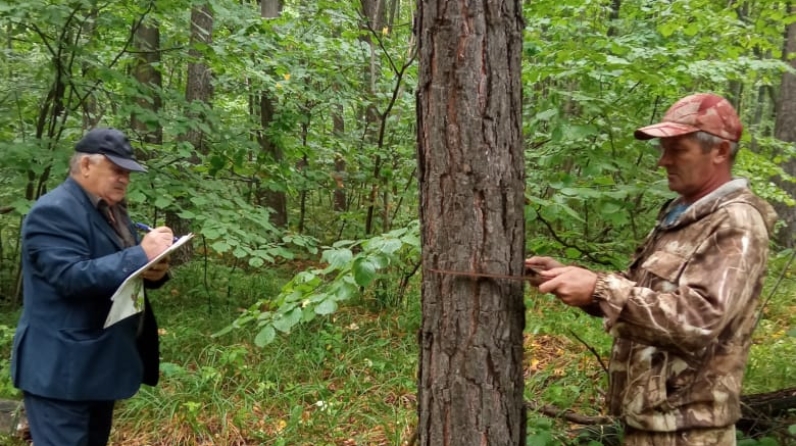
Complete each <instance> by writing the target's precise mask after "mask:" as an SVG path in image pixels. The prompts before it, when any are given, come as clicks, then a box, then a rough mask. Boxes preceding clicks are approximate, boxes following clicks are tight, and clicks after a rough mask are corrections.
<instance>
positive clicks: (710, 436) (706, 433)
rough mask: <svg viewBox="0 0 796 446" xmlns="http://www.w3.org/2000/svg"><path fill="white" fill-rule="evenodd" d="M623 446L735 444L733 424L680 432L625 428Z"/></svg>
mask: <svg viewBox="0 0 796 446" xmlns="http://www.w3.org/2000/svg"><path fill="white" fill-rule="evenodd" d="M622 444H623V445H624V446H735V426H728V427H722V428H718V429H692V430H687V431H680V432H650V431H642V430H637V429H632V428H627V429H626V430H625V440H624V442H623V443H622Z"/></svg>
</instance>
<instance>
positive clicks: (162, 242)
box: [136, 224, 174, 282]
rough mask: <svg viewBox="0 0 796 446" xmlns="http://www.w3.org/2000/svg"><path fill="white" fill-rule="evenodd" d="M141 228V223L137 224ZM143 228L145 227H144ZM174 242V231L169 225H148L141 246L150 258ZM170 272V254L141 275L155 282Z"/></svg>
mask: <svg viewBox="0 0 796 446" xmlns="http://www.w3.org/2000/svg"><path fill="white" fill-rule="evenodd" d="M136 226H138V227H139V228H141V226H139V224H136ZM142 229H143V228H142ZM173 243H174V233H173V232H172V231H171V229H170V228H169V227H167V226H159V227H157V228H150V227H148V226H147V233H146V235H145V236H144V238H143V239H142V240H141V248H143V250H144V253H146V256H147V258H148V259H149V260H152V259H154V258H155V257H157V256H158V255H159V254H160V253H162V252H163V251H165V250H166V249H168V247H169V246H171V245H172V244H173ZM168 272H169V258H168V256H166V257H164V258H163V259H161V260H160V261H159V262H158V263H156V264H154V265H152V266H151V267H150V268H149V269H147V270H146V271H144V272H143V274H141V276H142V277H143V278H144V279H146V280H150V281H153V282H157V281H158V280H160V279H162V278H163V277H165V276H166V274H167V273H168Z"/></svg>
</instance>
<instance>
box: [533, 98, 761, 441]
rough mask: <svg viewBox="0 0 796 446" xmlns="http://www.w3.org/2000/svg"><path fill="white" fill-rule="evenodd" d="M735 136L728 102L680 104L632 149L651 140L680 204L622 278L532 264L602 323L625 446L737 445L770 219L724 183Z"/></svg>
mask: <svg viewBox="0 0 796 446" xmlns="http://www.w3.org/2000/svg"><path fill="white" fill-rule="evenodd" d="M741 132H742V127H741V123H740V121H739V119H738V116H737V114H736V112H735V110H734V109H733V107H732V105H730V104H729V102H727V101H726V100H725V99H723V98H721V97H719V96H716V95H713V94H696V95H692V96H688V97H686V98H683V99H681V100H680V101H678V102H677V103H675V104H674V105H673V106H672V107H671V108H670V109H669V110H668V111H667V112H666V114H665V115H664V118H663V121H662V122H661V123H659V124H655V125H651V126H648V127H644V128H641V129H638V130H637V131H636V133H635V136H636V138H638V139H652V138H660V146H661V158H660V161H659V163H658V164H659V166H661V167H663V168H665V169H666V171H667V176H668V181H669V188H670V189H671V190H673V191H675V192H677V193H678V194H679V197H678V198H676V199H675V200H672V201H671V202H669V203H667V205H665V206H664V207H663V209H662V210H661V212H660V214H659V218H658V223H657V224H656V226H655V227H654V228H653V229H652V231H651V232H650V234H649V235H648V236H647V239H646V240H645V242H644V244H643V245H642V246H641V247H639V248H638V250H637V251H636V253H635V256H634V258H633V261H632V263H631V264H630V267H629V268H628V270H627V271H626V272H624V273H602V272H600V273H595V272H592V271H589V270H587V269H584V268H579V267H574V266H563V265H561V264H559V263H558V262H556V261H555V260H553V259H550V258H548V257H532V258H530V259H528V260H526V266H528V267H531V268H535V269H538V270H542V271H541V273H540V275H541V279H540V280H539V281H538V282H536V283H535V285H537V286H539V290H540V291H542V292H550V293H553V294H555V295H556V296H557V297H559V298H560V299H561V300H562V301H563V302H565V303H567V304H569V305H572V306H577V307H580V308H582V309H583V310H584V311H586V312H588V313H590V314H592V315H595V316H602V317H603V318H604V323H605V328H606V330H607V331H608V332H609V333H610V334H611V335H612V336H613V337H614V338H615V340H614V346H613V350H612V352H611V362H610V366H609V372H610V375H609V382H610V388H609V392H608V398H607V399H608V409H609V412H610V414H611V415H614V416H617V417H619V418H620V419H621V420H622V422H623V423H624V425H625V440H624V441H625V442H624V444H625V445H627V446H686V445H699V446H726V445H735V444H736V442H735V427H734V424H735V422H736V421H737V420H738V419H739V418H740V415H741V414H740V404H739V400H740V395H741V383H742V380H743V374H744V369H745V366H746V360H747V357H748V353H749V347H750V344H751V336H752V331H753V330H754V326H755V311H754V310H755V307H756V304H757V301H758V297H759V296H760V292H761V289H762V282H763V277H764V276H765V271H766V261H767V256H768V242H769V235H770V231H771V228H772V226H773V224H774V221H775V220H776V214H775V213H774V211H773V209H772V208H771V206H769V205H768V204H767V203H766V202H765V201H763V200H762V199H760V198H759V197H757V196H756V195H754V194H753V193H752V192H751V191H750V190H749V188H748V185H747V182H746V180H743V179H733V177H732V174H731V168H732V162H733V160H734V157H735V154H736V152H737V149H738V146H737V143H738V141H739V139H740V137H741Z"/></svg>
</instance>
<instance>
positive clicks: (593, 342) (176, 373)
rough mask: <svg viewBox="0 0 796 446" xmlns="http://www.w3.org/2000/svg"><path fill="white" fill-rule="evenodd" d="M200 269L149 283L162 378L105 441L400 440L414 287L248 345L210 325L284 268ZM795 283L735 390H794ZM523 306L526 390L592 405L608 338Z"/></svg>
mask: <svg viewBox="0 0 796 446" xmlns="http://www.w3.org/2000/svg"><path fill="white" fill-rule="evenodd" d="M780 263H782V262H780ZM774 265H775V266H774V267H773V268H772V279H771V280H769V291H770V288H771V286H772V285H773V283H774V282H775V281H776V277H777V276H776V275H777V274H778V271H779V270H778V268H777V267H776V265H777V263H776V259H775V263H774ZM209 266H210V268H209V269H208V270H207V271H205V269H204V267H203V264H202V263H201V262H194V263H191V264H190V265H187V266H183V267H180V268H178V269H177V270H176V271H175V273H174V278H173V280H172V281H171V282H169V283H168V284H167V285H166V286H165V287H164V288H163V289H161V290H158V291H156V292H154V293H152V295H151V297H152V300H153V304H154V306H155V310H156V314H157V316H158V320H159V324H160V326H161V350H162V357H163V364H162V368H161V372H162V373H161V383H160V385H159V386H157V387H155V388H150V387H143V388H142V389H141V391H140V392H139V393H138V394H137V395H136V396H135V397H133V398H132V399H130V400H127V401H123V402H120V403H119V404H118V406H117V415H116V422H115V425H114V431H113V434H112V444H114V445H125V446H135V445H150V446H157V445H164V446H165V445H186V446H187V445H218V446H225V445H274V446H277V445H320V446H323V445H330V446H331V445H341V446H353V445H396V446H397V445H403V444H407V442H408V441H409V440H410V438H412V435H413V434H414V427H415V424H416V419H417V401H416V386H417V383H416V374H417V370H418V346H417V330H418V329H419V327H420V303H419V292H418V287H417V284H416V283H415V284H412V285H410V287H411V289H410V290H409V292H408V293H407V294H406V296H405V298H404V301H403V302H401V303H394V302H393V303H391V304H390V305H389V306H385V305H383V303H379V302H374V301H373V300H371V299H373V298H371V297H367V296H368V293H365V296H366V297H360V298H358V299H354V300H352V301H351V302H350V303H349V304H347V305H346V306H344V307H342V308H341V309H340V310H338V312H337V313H335V314H333V315H331V316H328V317H319V318H316V319H315V320H313V321H311V322H310V323H308V324H303V325H299V326H296V327H294V329H293V331H292V333H290V334H287V335H285V334H279V335H278V336H277V338H276V339H275V340H274V342H272V343H270V344H268V345H266V346H265V347H263V348H259V347H256V346H255V345H254V342H253V338H254V335H255V333H254V332H253V330H254V329H253V328H252V329H251V330H246V329H241V330H233V331H232V332H230V333H228V334H226V335H224V336H221V337H217V338H212V337H211V336H210V335H211V334H212V333H215V332H217V331H219V330H220V329H222V328H223V327H225V326H226V325H228V324H229V323H230V322H231V321H233V320H234V319H235V318H236V317H237V316H238V315H240V314H241V312H242V311H244V309H246V308H247V307H248V306H249V305H251V304H252V303H253V302H256V301H258V300H260V299H262V298H264V297H267V296H275V295H277V294H278V292H279V288H280V286H281V285H282V284H284V283H285V282H286V281H287V280H288V279H289V278H290V277H291V276H292V274H293V273H294V272H295V271H294V269H288V268H287V267H285V266H282V267H279V268H272V269H266V268H261V269H259V270H257V271H246V270H241V269H238V268H229V267H225V266H221V265H209ZM780 268H781V267H780ZM794 291H796V283H794V280H793V279H791V278H790V277H785V278H784V279H783V280H782V283H781V284H780V285H779V287H778V289H777V291H776V293H775V294H774V296H773V297H772V298H771V300H770V302H769V303H768V304H767V305H766V309H765V312H764V314H765V317H764V319H763V320H762V322H761V324H760V327H759V328H758V330H757V332H756V334H755V343H754V346H753V348H752V353H751V357H750V361H749V367H748V373H747V379H746V381H745V388H746V392H747V393H756V392H766V391H773V390H777V389H781V388H786V387H794V386H796V373H795V372H796V371H795V370H794V358H796V338H794V337H793V336H792V333H789V332H790V331H792V329H793V327H796V320H794V317H795V316H794V314H796V312H795V311H793V310H796V301H795V300H794V297H793V296H794ZM526 307H527V314H526V316H527V323H526V330H525V340H524V341H525V342H524V343H525V351H526V354H525V360H524V370H525V376H526V390H525V397H526V400H528V401H529V402H531V403H534V404H537V405H539V406H548V407H554V408H558V409H571V410H573V411H575V412H577V413H578V414H581V415H586V416H598V415H602V414H603V407H604V392H605V388H606V385H607V379H606V374H605V372H604V371H603V370H602V367H601V365H600V360H599V359H598V358H601V359H602V361H603V362H607V358H608V355H609V352H610V343H611V342H610V338H609V337H608V336H607V335H606V334H605V333H604V332H603V329H602V325H601V321H600V320H599V319H595V318H592V317H590V316H588V315H586V314H584V313H582V312H580V311H577V310H574V309H570V308H567V307H565V306H564V305H562V304H561V303H560V302H558V301H556V299H554V298H553V297H551V296H549V295H539V294H537V293H534V292H531V291H529V292H528V293H527V294H526ZM18 314H19V312H18V310H10V311H3V312H2V316H0V352H2V354H3V355H2V359H0V374H1V375H0V396H2V397H4V398H18V397H19V395H18V392H16V391H15V390H13V388H12V386H11V385H10V383H9V380H8V369H7V366H8V353H9V349H10V345H11V337H12V335H13V326H14V324H15V323H16V319H17V317H18ZM571 428H573V425H571V424H569V423H567V422H564V421H562V420H559V419H555V418H549V417H548V416H546V415H543V414H541V413H537V412H534V411H531V412H529V415H528V442H527V443H528V445H533V446H547V445H549V446H552V445H565V444H574V443H571V437H572V435H571V434H570V433H569V432H570V431H571ZM3 441H5V440H3V438H2V437H0V443H2V442H3ZM744 441H745V443H744V444H747V445H755V444H760V445H762V444H771V445H776V444H778V443H776V442H775V443H771V442H770V441H776V440H766V439H758V440H744ZM2 444H13V443H2ZM583 444H588V443H583ZM598 444H599V443H592V445H593V446H594V445H598ZM606 444H607V443H606Z"/></svg>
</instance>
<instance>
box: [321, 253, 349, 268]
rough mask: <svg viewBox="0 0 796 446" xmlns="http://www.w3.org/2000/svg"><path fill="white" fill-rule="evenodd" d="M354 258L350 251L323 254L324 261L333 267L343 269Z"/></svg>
mask: <svg viewBox="0 0 796 446" xmlns="http://www.w3.org/2000/svg"><path fill="white" fill-rule="evenodd" d="M353 257H354V254H353V253H352V252H351V250H350V249H347V248H341V249H330V250H327V251H324V252H323V256H322V260H325V261H326V262H328V263H329V266H331V267H335V268H342V267H344V266H346V265H348V264H349V263H351V259H352V258H353Z"/></svg>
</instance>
